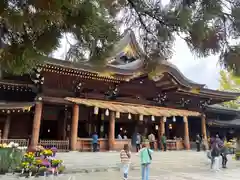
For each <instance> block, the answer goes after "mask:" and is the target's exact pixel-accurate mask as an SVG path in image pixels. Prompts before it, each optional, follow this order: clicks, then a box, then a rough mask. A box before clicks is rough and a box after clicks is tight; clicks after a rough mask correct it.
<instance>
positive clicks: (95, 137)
mask: <svg viewBox="0 0 240 180" xmlns="http://www.w3.org/2000/svg"><path fill="white" fill-rule="evenodd" d="M92 146H93V152H97V150H98V135H97V133H96V132H95V133H93V135H92Z"/></svg>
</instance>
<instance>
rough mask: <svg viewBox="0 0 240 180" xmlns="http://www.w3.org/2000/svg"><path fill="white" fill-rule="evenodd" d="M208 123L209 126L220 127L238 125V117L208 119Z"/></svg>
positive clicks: (239, 121)
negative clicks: (224, 119) (226, 119)
mask: <svg viewBox="0 0 240 180" xmlns="http://www.w3.org/2000/svg"><path fill="white" fill-rule="evenodd" d="M207 123H208V125H211V126H222V127H238V128H239V127H240V119H234V120H229V121H221V120H209V121H208V122H207Z"/></svg>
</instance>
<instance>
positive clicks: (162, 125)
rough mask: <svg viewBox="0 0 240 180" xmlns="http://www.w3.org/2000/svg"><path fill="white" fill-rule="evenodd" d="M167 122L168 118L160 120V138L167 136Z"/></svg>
mask: <svg viewBox="0 0 240 180" xmlns="http://www.w3.org/2000/svg"><path fill="white" fill-rule="evenodd" d="M165 122H166V117H162V118H161V119H160V124H159V137H161V136H162V135H164V134H165Z"/></svg>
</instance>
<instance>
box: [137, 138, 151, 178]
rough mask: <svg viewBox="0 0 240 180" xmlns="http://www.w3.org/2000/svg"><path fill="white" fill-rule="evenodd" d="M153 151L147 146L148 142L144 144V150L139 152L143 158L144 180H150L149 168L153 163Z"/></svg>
mask: <svg viewBox="0 0 240 180" xmlns="http://www.w3.org/2000/svg"><path fill="white" fill-rule="evenodd" d="M152 153H153V150H151V149H149V148H148V147H147V146H146V142H144V143H143V144H142V149H141V150H140V151H139V154H140V158H141V169H142V180H149V166H150V164H151V162H152Z"/></svg>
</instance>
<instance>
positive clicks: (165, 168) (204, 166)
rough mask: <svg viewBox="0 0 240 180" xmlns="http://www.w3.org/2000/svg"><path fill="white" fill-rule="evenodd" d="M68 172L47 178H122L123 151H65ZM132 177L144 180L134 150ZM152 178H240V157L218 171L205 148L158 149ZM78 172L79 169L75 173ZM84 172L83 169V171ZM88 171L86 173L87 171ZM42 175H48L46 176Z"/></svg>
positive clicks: (219, 179) (134, 179)
mask: <svg viewBox="0 0 240 180" xmlns="http://www.w3.org/2000/svg"><path fill="white" fill-rule="evenodd" d="M59 158H61V159H63V160H64V162H65V164H66V166H67V168H68V171H67V172H68V173H67V174H64V175H59V176H58V177H49V178H47V179H56V180H79V179H81V180H112V179H117V180H120V179H121V175H120V172H119V171H116V169H117V167H119V153H79V152H71V153H66V154H64V153H62V154H59ZM132 166H133V167H134V168H133V169H132V170H131V171H130V174H129V176H130V177H129V180H141V178H140V167H139V157H138V156H136V155H135V154H133V156H132ZM150 171H151V172H150V175H151V176H150V179H149V180H239V179H240V161H235V160H232V157H229V164H228V169H222V170H221V171H220V172H218V173H216V172H213V171H211V170H210V165H209V164H208V161H207V158H206V155H205V154H204V153H203V152H200V153H197V152H192V151H189V152H187V151H179V152H155V153H154V155H153V163H152V165H151V170H150ZM71 172H75V173H71ZM80 172H81V173H80ZM83 172H84V173H83ZM3 178H4V180H14V179H16V177H13V176H4V177H3V176H2V177H1V176H0V179H3ZM38 179H40V180H41V179H44V178H43V177H41V178H38Z"/></svg>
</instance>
